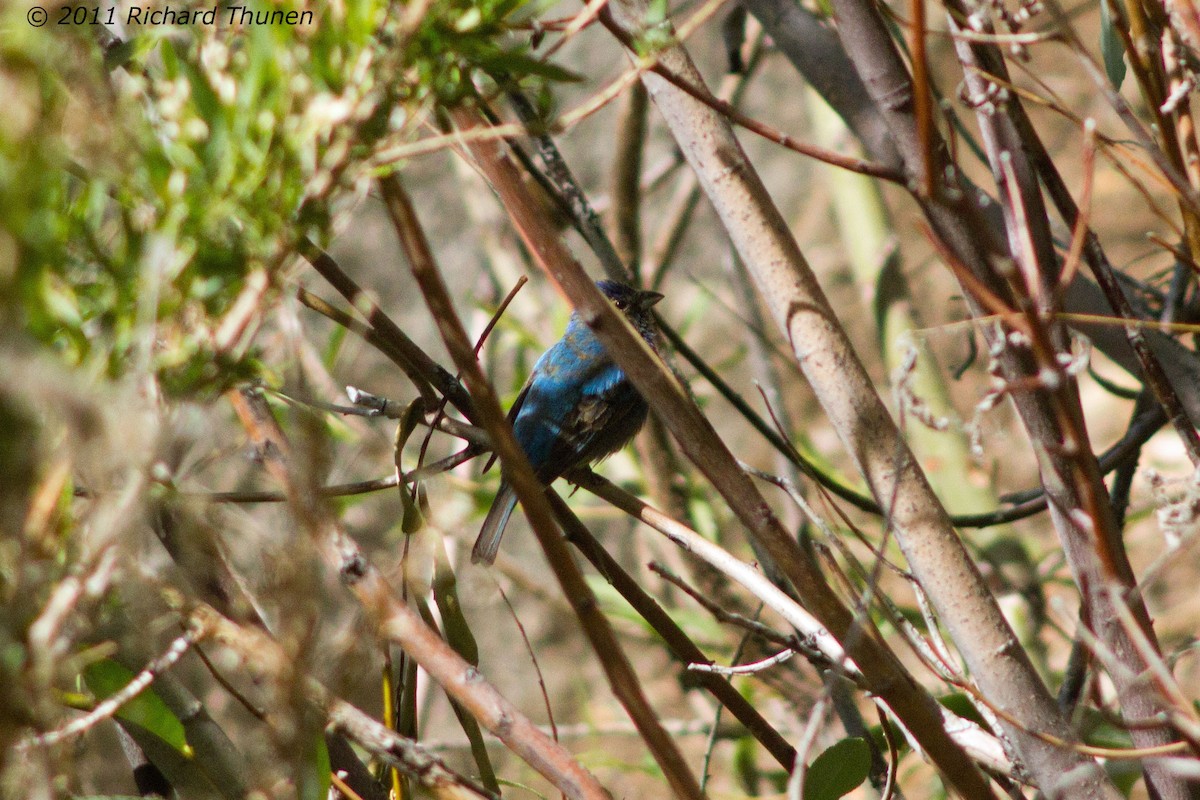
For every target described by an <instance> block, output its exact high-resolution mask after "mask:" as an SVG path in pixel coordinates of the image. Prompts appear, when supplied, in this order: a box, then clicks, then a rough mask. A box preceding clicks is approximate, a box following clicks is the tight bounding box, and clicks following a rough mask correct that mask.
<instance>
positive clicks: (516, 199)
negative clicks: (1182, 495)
mask: <svg viewBox="0 0 1200 800" xmlns="http://www.w3.org/2000/svg"><path fill="white" fill-rule="evenodd" d="M639 18H640V17H639ZM691 74H694V73H691ZM661 83H662V82H661V79H659V80H658V82H656V84H655V85H650V84H648V88H650V91H651V97H652V98H653V97H654V95H655V93H656V91H659V87H660V86H661ZM705 108H706V109H707V107H705ZM457 121H458V123H459V124H460V126H463V127H467V128H470V127H473V126H475V125H477V124H478V122H477V120H476V118H474V117H473V116H472V115H469V114H467V112H465V111H463V112H459V113H458V115H457ZM732 147H733V148H736V147H737V146H736V145H733V146H732ZM470 149H471V152H472V153H473V154H474V156H475V159H476V162H477V164H478V165H479V167H480V169H481V170H482V171H483V173H484V174H485V175H486V176H487V178H488V179H489V181H490V182H491V184H492V186H493V187H494V188H495V189H496V191H497V192H498V193H499V195H500V198H501V202H502V203H503V205H504V207H505V209H506V211H508V213H509V215H510V217H511V218H512V219H513V222H514V224H515V226H516V228H517V231H518V233H519V234H520V235H521V237H522V239H523V241H524V242H525V244H526V246H527V247H528V248H529V250H530V252H531V253H532V254H533V256H534V259H535V261H536V262H537V263H538V265H539V266H540V267H541V268H542V269H543V270H544V271H545V272H546V274H547V276H548V277H550V278H551V280H553V281H554V282H555V283H556V284H557V285H558V286H559V288H560V290H562V291H563V292H564V294H566V295H567V296H568V297H569V298H570V299H571V301H572V304H573V305H574V306H575V309H576V311H577V313H579V314H580V316H581V318H582V319H583V320H584V322H585V323H587V324H588V325H589V326H590V327H592V329H593V330H594V331H595V333H596V335H597V336H598V337H599V338H600V340H601V341H602V342H603V343H604V346H605V348H606V349H607V350H608V352H609V353H611V354H612V355H613V358H614V359H616V360H617V362H618V363H620V364H621V367H622V369H623V370H624V371H625V373H626V374H627V375H628V376H629V377H630V380H632V381H633V383H634V384H635V386H637V388H638V390H639V391H640V392H641V393H642V395H643V396H644V397H645V398H646V399H647V401H648V402H649V403H650V404H651V406H652V407H654V408H655V409H656V410H657V412H658V413H659V416H660V417H661V418H662V419H663V422H664V423H665V424H666V425H667V426H668V428H670V430H671V433H672V434H673V435H674V436H675V438H676V440H677V441H678V443H679V445H680V447H681V449H682V450H683V451H684V453H686V454H687V456H688V457H689V458H690V459H691V460H692V461H693V463H695V464H696V465H697V466H698V467H699V468H700V470H701V471H702V472H703V473H704V474H705V475H706V476H707V477H708V479H709V480H710V481H711V483H712V485H713V486H714V487H715V488H716V489H717V490H718V491H719V492H720V493H721V494H722V496H723V497H724V498H725V499H726V501H727V502H728V503H729V505H730V507H731V508H732V509H733V510H734V512H735V514H736V515H737V516H738V518H739V519H740V520H741V521H742V523H743V524H744V525H745V526H746V527H747V528H748V530H749V531H750V534H751V535H752V536H754V537H756V538H758V539H759V540H760V543H762V544H763V545H764V546H765V547H766V549H767V550H768V551H769V552H770V553H771V555H772V557H773V558H775V560H776V562H777V563H778V564H779V566H780V568H781V570H783V572H784V574H786V575H787V577H788V579H789V580H790V581H791V582H792V584H793V586H794V587H795V588H796V591H797V592H798V593H799V594H800V596H801V597H802V598H803V599H804V602H805V605H806V606H807V607H808V608H809V609H810V610H811V611H812V612H813V613H814V614H816V615H817V617H818V618H819V619H820V620H821V622H822V624H824V625H825V627H826V628H827V629H828V630H829V631H830V632H831V633H832V634H833V635H834V636H835V637H837V638H838V639H839V640H840V641H841V642H843V643H844V644H845V646H846V648H847V649H848V650H849V651H850V652H851V653H852V654H853V656H854V658H855V660H856V661H857V662H858V663H859V664H860V665H861V667H862V668H863V669H864V670H866V671H868V673H869V675H868V677H869V678H870V680H871V684H872V686H873V688H875V689H877V690H878V691H879V692H880V693H881V695H882V696H884V698H885V700H886V701H887V702H888V704H889V705H890V706H891V707H892V708H893V709H894V710H895V711H896V713H897V715H898V716H899V717H900V718H901V719H903V720H904V723H905V725H906V726H908V728H909V730H910V731H912V732H913V734H914V736H916V737H917V739H918V740H919V741H920V742H921V743H922V746H924V747H925V749H926V752H927V753H928V754H929V755H930V757H931V759H933V761H934V762H935V763H937V764H938V766H939V767H941V768H942V769H943V772H944V774H945V775H946V776H947V779H948V780H949V781H950V782H951V783H952V784H953V785H955V786H957V787H958V788H959V789H960V790H961V791H963V792H964V793H966V794H967V795H968V796H971V797H981V798H982V797H989V796H991V793H990V791H989V789H988V787H987V785H986V783H985V782H984V781H983V779H982V777H980V775H979V773H978V771H977V770H976V769H975V767H974V766H973V765H972V764H971V762H970V761H969V760H968V759H967V758H966V756H965V754H964V753H963V752H962V751H961V750H960V749H959V748H958V747H957V746H956V745H955V744H954V743H953V741H952V740H951V739H950V738H949V737H948V736H947V735H946V732H945V730H944V729H943V728H942V726H941V719H940V715H939V714H938V713H937V710H936V708H935V707H934V705H933V704H932V701H931V699H930V698H929V696H928V695H927V694H926V693H925V692H924V690H923V689H921V688H920V686H919V685H917V683H916V681H915V680H914V679H913V678H912V676H911V675H909V674H908V672H907V671H906V670H905V669H904V667H903V666H902V665H901V664H900V663H899V662H898V661H897V659H896V656H895V655H894V654H893V653H892V652H891V651H890V650H889V649H887V647H886V646H885V645H884V644H883V643H882V642H881V641H880V639H879V638H878V634H877V633H876V632H875V631H874V630H873V629H872V628H869V627H863V625H862V622H861V621H860V620H858V619H856V618H855V617H854V616H853V615H852V614H851V612H850V611H849V609H847V608H846V607H845V606H844V605H843V604H842V603H841V602H840V600H839V599H838V598H837V597H836V596H835V595H834V594H833V592H832V590H831V589H830V588H829V586H828V584H827V583H826V581H825V578H824V576H823V575H822V574H821V573H820V571H819V570H818V569H817V568H816V565H815V564H813V562H812V561H811V560H810V559H808V558H807V557H806V556H805V555H804V554H803V553H802V552H801V551H800V549H799V547H798V546H797V544H796V541H795V539H794V538H792V537H791V536H790V535H789V534H788V532H787V531H785V530H784V529H783V526H782V525H780V523H779V521H778V519H777V518H776V517H775V515H774V514H773V513H772V512H771V510H770V507H769V506H768V505H767V503H766V500H765V499H764V498H763V497H762V496H761V494H760V493H759V492H758V490H757V488H756V487H755V486H754V484H753V483H752V482H751V481H750V479H749V477H748V476H747V475H746V474H745V473H744V472H743V471H742V470H741V469H740V468H739V467H738V466H737V463H736V461H735V460H734V458H733V457H732V455H731V454H730V452H729V450H728V448H726V446H725V445H724V443H723V442H722V441H721V440H720V438H719V437H718V436H717V434H716V432H715V431H714V430H713V428H712V426H711V424H710V423H709V422H708V420H707V419H705V417H704V416H703V414H702V413H701V412H700V411H699V409H697V408H696V406H695V404H694V403H693V402H691V401H690V400H689V399H688V398H687V397H686V395H685V394H684V392H683V391H682V389H681V388H680V387H679V386H678V384H677V383H676V381H675V378H674V376H673V375H672V374H671V373H670V372H669V371H667V369H666V368H665V366H664V365H663V364H662V363H661V361H659V360H658V359H657V358H656V357H655V356H654V354H653V353H651V352H650V350H649V348H648V347H647V346H646V344H645V343H644V342H643V341H642V340H641V338H640V337H638V336H637V335H636V334H635V333H634V332H633V331H632V330H631V329H629V327H628V323H627V322H625V321H624V320H623V319H622V318H621V316H620V315H619V314H617V312H616V311H614V310H613V309H612V307H611V306H610V304H609V303H608V302H606V301H605V300H604V298H603V296H602V295H601V294H600V292H599V290H597V289H596V287H595V285H594V284H593V283H592V281H591V279H590V278H589V277H588V276H587V275H586V274H585V273H584V272H583V270H582V268H580V267H579V265H578V264H577V263H575V261H574V259H573V258H572V257H571V256H570V254H569V253H568V252H567V251H566V249H565V248H564V246H563V245H562V243H561V242H560V241H559V239H558V236H557V233H556V232H555V231H554V230H553V229H552V228H551V227H550V226H549V225H548V223H547V222H546V220H545V219H543V217H542V215H541V214H540V211H539V209H538V208H537V206H536V205H535V204H534V203H533V201H532V198H531V197H530V196H529V195H528V193H527V191H526V190H525V189H524V187H523V186H522V184H521V180H520V177H519V174H518V173H517V171H516V168H515V166H514V165H513V164H512V162H511V161H509V160H508V159H507V157H505V156H504V155H503V154H502V153H501V152H500V151H499V149H498V148H497V147H496V146H495V145H494V144H493V143H490V142H484V141H477V142H475V143H473V144H472V145H471V147H470ZM731 152H739V150H737V149H733V150H731ZM714 163H716V162H714ZM721 169H722V170H723V171H724V174H725V175H726V176H731V175H740V174H742V170H737V171H730V170H729V169H728V165H726V166H725V167H722V168H721Z"/></svg>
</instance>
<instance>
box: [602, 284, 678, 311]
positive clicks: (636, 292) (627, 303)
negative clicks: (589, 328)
mask: <svg viewBox="0 0 1200 800" xmlns="http://www.w3.org/2000/svg"><path fill="white" fill-rule="evenodd" d="M596 286H597V287H599V289H600V291H602V292H604V296H605V297H607V298H608V299H609V300H611V301H612V302H613V305H615V306H616V307H617V308H618V309H619V310H620V311H623V312H625V313H626V314H632V313H637V312H645V311H649V309H650V307H651V306H653V305H654V304H655V303H657V302H658V301H659V300H662V299H663V296H662V294H661V293H660V292H652V291H649V290H643V289H635V288H633V287H632V286H629V285H628V284H624V283H621V282H620V281H610V280H603V281H598V282H597V283H596Z"/></svg>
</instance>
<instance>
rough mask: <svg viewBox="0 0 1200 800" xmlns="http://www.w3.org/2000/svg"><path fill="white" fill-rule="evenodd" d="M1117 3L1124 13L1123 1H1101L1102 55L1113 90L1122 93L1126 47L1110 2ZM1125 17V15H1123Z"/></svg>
mask: <svg viewBox="0 0 1200 800" xmlns="http://www.w3.org/2000/svg"><path fill="white" fill-rule="evenodd" d="M1110 1H1111V2H1113V3H1116V4H1117V5H1118V7H1119V8H1120V9H1121V10H1122V12H1124V10H1125V6H1124V5H1123V4H1122V2H1121V0H1100V55H1101V56H1102V57H1103V58H1104V71H1105V73H1107V74H1108V80H1109V81H1110V82H1112V85H1113V88H1115V89H1116V90H1117V91H1120V89H1121V84H1122V83H1123V82H1124V80H1125V45H1124V44H1123V43H1122V41H1121V36H1120V34H1119V33H1117V29H1116V27H1115V22H1116V21H1115V20H1114V19H1113V16H1112V11H1111V10H1109V7H1108V4H1109V2H1110ZM1122 16H1124V13H1122Z"/></svg>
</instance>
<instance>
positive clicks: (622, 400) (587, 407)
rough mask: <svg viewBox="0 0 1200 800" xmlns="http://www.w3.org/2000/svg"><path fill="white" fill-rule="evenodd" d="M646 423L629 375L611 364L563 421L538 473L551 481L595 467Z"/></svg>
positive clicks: (643, 411) (599, 373)
mask: <svg viewBox="0 0 1200 800" xmlns="http://www.w3.org/2000/svg"><path fill="white" fill-rule="evenodd" d="M645 419H646V404H645V402H644V401H643V400H642V398H641V396H640V395H639V394H638V393H637V390H636V389H634V388H633V385H632V384H630V383H629V381H628V380H627V379H626V378H625V374H624V373H623V372H621V370H620V369H619V368H618V367H617V366H616V365H615V364H612V363H611V362H610V363H609V368H608V369H607V370H604V371H601V372H598V373H597V374H596V376H595V377H594V378H593V379H592V380H590V381H588V382H587V383H586V384H584V386H583V390H582V392H581V393H580V395H579V397H578V399H577V401H576V402H575V403H574V405H573V407H572V408H571V410H570V411H569V412H568V413H567V414H566V415H565V417H564V418H563V421H562V424H561V426H560V428H559V432H558V436H556V437H555V439H554V441H553V443H552V445H551V447H550V450H549V452H548V453H547V455H546V458H545V461H544V462H543V464H542V466H541V468H540V469H539V470H538V471H539V473H541V477H542V479H543V480H546V481H549V480H551V479H553V478H556V477H558V476H559V475H561V474H562V473H564V472H566V471H567V470H568V469H570V468H571V467H574V466H576V465H578V464H584V463H591V462H593V461H596V460H598V459H600V458H603V457H604V456H607V455H610V454H612V453H614V452H616V451H617V450H619V449H621V447H623V446H624V445H625V443H626V442H628V441H629V439H630V437H632V436H633V434H635V433H637V431H638V429H639V428H640V427H641V426H642V423H643V422H644V421H645Z"/></svg>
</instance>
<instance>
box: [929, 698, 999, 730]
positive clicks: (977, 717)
mask: <svg viewBox="0 0 1200 800" xmlns="http://www.w3.org/2000/svg"><path fill="white" fill-rule="evenodd" d="M938 702H939V703H941V704H942V705H943V706H945V707H946V708H948V709H950V710H951V711H953V712H954V713H955V714H957V715H958V716H960V717H962V718H963V719H969V720H971V721H972V722H974V723H975V724H976V725H978V726H980V727H981V728H985V729H986V728H987V727H988V724H987V721H986V720H985V719H984V718H983V715H982V714H980V713H979V709H978V708H976V707H975V703H974V702H973V701H972V700H971V698H970V697H968V696H967V695H966V694H964V693H963V692H954V693H952V694H948V695H945V696H943V697H939V698H938Z"/></svg>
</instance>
